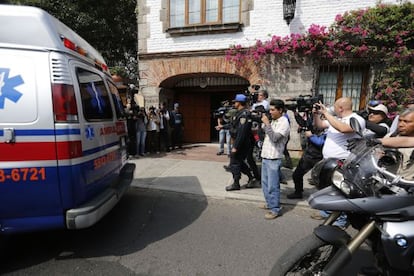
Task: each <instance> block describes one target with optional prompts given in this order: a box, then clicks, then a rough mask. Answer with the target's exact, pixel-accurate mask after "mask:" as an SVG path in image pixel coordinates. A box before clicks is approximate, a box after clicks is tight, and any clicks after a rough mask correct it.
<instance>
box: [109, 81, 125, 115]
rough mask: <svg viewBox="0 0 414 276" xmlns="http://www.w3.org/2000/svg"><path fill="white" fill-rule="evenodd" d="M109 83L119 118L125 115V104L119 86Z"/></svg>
mask: <svg viewBox="0 0 414 276" xmlns="http://www.w3.org/2000/svg"><path fill="white" fill-rule="evenodd" d="M108 84H109V90H111V95H112V100H113V101H114V104H115V110H116V117H117V118H118V119H119V118H121V117H125V112H124V106H123V104H122V100H121V97H120V96H119V93H118V88H116V86H115V85H114V84H113V83H112V82H108Z"/></svg>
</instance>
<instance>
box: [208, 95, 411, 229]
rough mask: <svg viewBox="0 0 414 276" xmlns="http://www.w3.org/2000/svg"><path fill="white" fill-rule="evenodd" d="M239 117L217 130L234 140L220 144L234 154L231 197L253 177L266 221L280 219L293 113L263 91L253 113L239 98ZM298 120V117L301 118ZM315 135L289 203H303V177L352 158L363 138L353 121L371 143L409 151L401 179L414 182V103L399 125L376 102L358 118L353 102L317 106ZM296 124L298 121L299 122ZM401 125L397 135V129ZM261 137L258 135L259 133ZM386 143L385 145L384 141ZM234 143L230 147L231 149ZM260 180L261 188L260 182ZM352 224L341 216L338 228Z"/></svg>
mask: <svg viewBox="0 0 414 276" xmlns="http://www.w3.org/2000/svg"><path fill="white" fill-rule="evenodd" d="M233 104H234V107H235V109H236V112H235V113H234V114H233V115H232V116H231V119H230V120H229V122H227V123H226V124H223V122H222V121H218V125H217V127H216V129H217V130H219V131H222V130H226V131H228V132H229V134H230V137H231V138H230V139H228V138H227V139H224V137H225V136H224V135H223V136H222V139H220V149H219V153H218V154H222V153H223V152H224V141H226V142H227V150H228V153H229V152H230V164H229V166H227V167H226V168H227V169H228V170H229V171H230V172H231V173H232V175H233V183H232V184H231V185H229V186H227V187H226V188H225V189H226V191H234V190H240V189H241V188H242V187H243V186H242V185H241V184H240V179H241V175H242V174H245V175H246V176H247V177H248V179H249V180H248V183H247V184H246V185H245V187H246V188H255V187H261V188H262V191H263V196H264V199H265V202H266V204H265V205H264V206H261V208H262V209H266V210H267V213H266V214H265V218H266V219H275V218H277V217H278V216H280V214H281V206H280V183H281V181H283V176H282V173H281V166H282V160H283V159H284V158H285V159H287V157H286V151H287V150H286V145H287V142H288V141H289V135H290V121H289V120H288V118H289V117H288V116H286V114H287V112H286V111H287V110H286V108H285V104H284V102H283V101H282V100H276V99H272V100H270V101H268V100H267V93H266V92H265V91H263V90H261V91H258V99H257V102H256V103H255V104H254V105H253V106H251V107H249V104H248V97H247V96H246V95H244V94H237V95H236V97H235V98H234V100H233ZM260 105H262V108H264V110H265V112H263V113H261V114H260V116H261V117H260V121H259V124H260V128H259V129H260V132H261V135H258V136H259V137H261V138H260V139H262V141H263V146H262V148H261V173H258V174H257V175H256V174H254V175H253V172H254V171H255V170H256V171H257V167H256V168H255V166H252V165H251V164H249V162H248V159H249V157H250V156H251V149H252V148H253V147H254V145H255V139H254V138H253V137H254V135H253V132H254V131H255V129H256V128H254V127H252V126H253V125H254V122H255V121H256V120H255V118H254V117H255V116H252V114H251V113H252V112H253V113H254V110H256V109H257V107H258V106H260ZM295 115H296V114H295ZM310 117H311V118H309V119H310V120H311V122H312V127H311V129H308V130H306V131H304V132H303V133H304V136H303V137H304V139H305V141H304V143H303V145H304V147H303V154H302V156H301V158H300V160H299V162H298V164H297V166H296V168H294V171H293V174H292V179H293V182H294V189H295V190H294V192H293V193H290V194H288V195H286V196H287V198H289V199H302V198H303V197H304V191H303V182H304V180H303V177H304V175H305V174H306V173H307V172H309V171H310V170H311V169H312V168H313V167H314V166H315V165H316V164H317V163H318V162H324V161H326V160H328V159H331V158H335V159H338V158H339V159H346V158H347V157H348V156H349V154H350V152H349V150H348V147H347V146H348V141H350V140H352V139H357V138H360V136H359V134H358V133H356V132H355V130H354V129H353V128H352V127H351V125H350V121H351V118H354V119H356V121H357V122H358V123H359V125H360V128H361V130H362V133H363V135H364V137H365V138H366V139H377V141H378V142H381V143H382V144H383V145H384V146H388V147H398V148H399V147H407V149H400V151H401V152H402V154H403V162H402V165H401V169H400V170H399V171H398V173H399V174H400V175H401V176H403V177H404V178H406V179H410V180H411V179H414V167H413V164H414V103H407V104H406V110H405V111H404V112H402V113H401V114H400V115H399V116H397V117H396V118H395V119H394V121H392V120H391V119H390V118H389V114H388V109H387V107H386V106H385V105H384V104H381V103H378V102H370V105H368V106H367V108H366V109H364V110H362V111H359V112H354V111H353V103H352V100H351V99H350V98H346V97H343V98H339V99H337V100H336V101H335V103H334V104H333V106H332V107H329V108H328V107H327V106H325V105H324V104H323V103H321V102H318V103H315V104H314V106H313V109H312V112H311V116H310ZM295 118H296V117H295ZM393 122H394V125H396V127H395V129H394V131H393V129H392V124H393ZM256 131H257V130H256ZM378 139H380V140H378ZM229 141H230V144H229ZM222 143H223V145H222ZM257 180H259V185H257V182H256V185H255V184H254V181H257ZM328 212H329V211H323V212H321V213H318V214H314V215H312V217H313V218H314V219H324V218H325V217H326V216H327V215H328ZM346 223H347V219H346V217H345V216H340V217H339V218H338V219H337V221H336V222H335V225H337V226H339V227H346Z"/></svg>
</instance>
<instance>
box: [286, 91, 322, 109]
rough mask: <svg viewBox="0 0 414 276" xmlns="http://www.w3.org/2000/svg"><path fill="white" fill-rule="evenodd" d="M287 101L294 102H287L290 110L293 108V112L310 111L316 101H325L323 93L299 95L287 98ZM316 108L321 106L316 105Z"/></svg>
mask: <svg viewBox="0 0 414 276" xmlns="http://www.w3.org/2000/svg"><path fill="white" fill-rule="evenodd" d="M286 101H289V102H292V103H287V104H285V107H286V108H287V109H288V110H292V111H293V112H296V111H297V112H310V111H312V108H313V107H314V105H315V103H319V102H323V95H322V94H319V95H317V96H312V95H299V96H298V97H296V98H291V99H286ZM315 108H319V107H318V106H315Z"/></svg>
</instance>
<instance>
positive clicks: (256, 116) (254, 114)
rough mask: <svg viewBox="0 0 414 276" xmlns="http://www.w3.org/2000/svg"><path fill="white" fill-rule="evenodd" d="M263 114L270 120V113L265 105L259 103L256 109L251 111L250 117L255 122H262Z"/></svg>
mask: <svg viewBox="0 0 414 276" xmlns="http://www.w3.org/2000/svg"><path fill="white" fill-rule="evenodd" d="M263 114H265V115H266V116H267V118H269V120H270V113H269V112H267V111H266V109H265V108H264V106H263V105H258V106H256V107H255V109H254V110H252V111H250V117H251V119H252V121H253V122H258V123H261V122H262V116H263Z"/></svg>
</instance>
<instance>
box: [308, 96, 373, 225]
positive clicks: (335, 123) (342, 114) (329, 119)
mask: <svg viewBox="0 0 414 276" xmlns="http://www.w3.org/2000/svg"><path fill="white" fill-rule="evenodd" d="M334 113H335V115H336V116H334V115H332V114H331V112H330V111H329V109H327V108H326V106H325V105H323V104H322V103H316V104H315V108H314V116H313V117H314V123H315V126H316V127H317V128H319V129H327V130H326V140H325V144H324V146H323V148H322V155H323V158H324V159H327V158H338V159H346V158H347V157H348V155H349V154H350V152H349V151H348V149H347V144H348V140H349V139H352V138H360V137H359V136H358V134H356V133H355V131H354V129H352V127H351V126H350V120H351V118H355V119H357V120H358V123H359V125H360V126H361V131H362V132H363V131H365V120H364V118H362V117H361V116H359V115H358V114H356V113H354V112H353V111H352V100H351V99H350V98H339V99H338V100H336V101H335V104H334ZM321 117H323V118H324V119H322V118H321ZM327 216H328V214H327V213H326V211H321V214H316V215H311V217H312V218H314V219H324V218H325V217H327ZM347 223H348V222H347V218H346V216H345V215H341V216H340V217H339V218H338V219H337V221H336V222H335V223H334V225H336V226H339V227H341V228H345V227H346V225H347Z"/></svg>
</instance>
